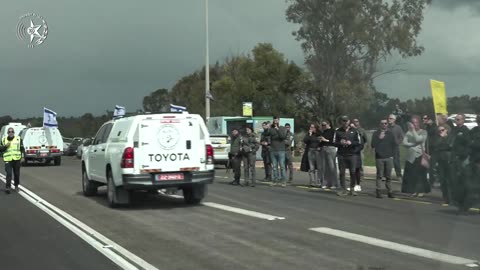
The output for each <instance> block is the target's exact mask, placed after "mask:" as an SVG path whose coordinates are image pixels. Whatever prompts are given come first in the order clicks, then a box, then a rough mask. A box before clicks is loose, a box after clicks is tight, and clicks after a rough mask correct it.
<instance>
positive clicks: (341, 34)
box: [286, 0, 431, 116]
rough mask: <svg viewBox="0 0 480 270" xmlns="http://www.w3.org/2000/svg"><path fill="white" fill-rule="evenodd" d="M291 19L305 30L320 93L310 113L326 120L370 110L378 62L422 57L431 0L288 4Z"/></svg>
mask: <svg viewBox="0 0 480 270" xmlns="http://www.w3.org/2000/svg"><path fill="white" fill-rule="evenodd" d="M288 2H289V3H290V6H289V7H288V8H287V11H286V17H287V20H288V21H289V22H292V23H296V24H299V25H300V27H299V29H298V30H297V31H295V32H294V33H293V34H294V36H295V37H296V39H297V40H298V41H301V42H302V43H301V46H302V49H303V51H304V53H305V63H306V65H307V67H308V68H309V70H310V71H311V72H312V74H313V78H314V83H315V85H316V87H315V91H313V93H310V94H311V96H310V97H309V98H311V100H312V102H311V103H312V104H311V107H310V109H311V110H312V111H314V112H315V114H320V115H321V116H324V115H328V114H332V113H333V114H339V113H345V112H347V111H348V112H351V110H352V109H354V110H355V109H357V108H360V109H357V111H358V112H360V111H361V110H362V109H366V108H368V105H369V104H370V103H371V102H372V101H373V99H374V93H375V92H374V90H375V89H374V87H373V80H374V78H375V77H376V76H379V75H382V74H384V73H388V72H393V71H395V70H390V71H387V72H383V73H381V72H379V70H378V64H379V63H380V62H381V61H385V60H387V59H388V57H389V56H391V55H392V53H394V52H397V53H398V54H399V55H400V56H402V57H403V58H407V57H412V56H417V55H420V54H421V53H422V52H423V50H424V48H423V47H422V46H420V45H418V44H417V40H416V39H417V36H418V34H419V32H420V30H421V23H422V21H423V10H424V8H425V7H426V6H427V5H428V4H430V2H431V0H391V1H385V0H369V1H358V0H324V1H318V0H288Z"/></svg>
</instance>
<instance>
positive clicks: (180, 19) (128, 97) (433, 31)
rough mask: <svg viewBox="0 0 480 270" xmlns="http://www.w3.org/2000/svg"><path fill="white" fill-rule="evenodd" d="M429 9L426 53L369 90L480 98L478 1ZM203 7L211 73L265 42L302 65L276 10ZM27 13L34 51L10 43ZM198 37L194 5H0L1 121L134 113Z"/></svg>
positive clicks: (155, 0)
mask: <svg viewBox="0 0 480 270" xmlns="http://www.w3.org/2000/svg"><path fill="white" fill-rule="evenodd" d="M433 1H434V3H433V5H432V6H431V7H430V8H429V9H428V11H427V13H426V17H425V21H424V24H423V31H422V34H421V36H420V41H421V44H423V45H424V46H425V48H426V51H425V53H424V54H423V55H422V56H421V57H417V58H415V59H410V60H402V64H403V65H402V68H405V69H407V71H406V72H404V73H401V74H395V75H389V76H384V77H382V78H380V79H378V80H377V82H376V85H377V88H378V89H379V90H380V91H382V92H385V93H387V94H388V95H389V96H390V97H398V98H401V99H403V100H405V99H408V98H417V97H422V96H427V95H429V93H430V92H429V88H428V80H429V79H430V78H434V79H438V80H444V81H445V82H446V86H447V92H448V95H450V96H453V95H462V94H469V95H480V90H479V88H478V87H477V86H478V85H480V76H479V75H480V52H479V51H480V36H479V35H478V26H479V25H480V0H478V1H477V0H433ZM209 5H210V10H209V13H210V62H211V63H214V62H215V61H217V60H218V61H222V60H223V59H225V57H227V56H229V55H237V54H240V53H248V52H249V51H250V50H251V49H252V48H253V46H255V44H257V43H258V42H271V43H273V45H274V47H275V48H276V49H278V50H279V51H280V52H282V53H284V54H285V56H286V57H287V58H288V59H290V60H293V61H295V62H296V63H298V64H301V65H302V64H303V53H302V51H301V49H300V43H298V42H297V41H295V39H294V37H293V36H292V35H291V32H292V31H293V30H294V29H296V28H297V26H296V25H292V24H289V23H287V22H286V20H285V9H286V7H287V4H286V3H285V1H284V0H242V1H238V0H210V1H209ZM29 12H33V13H36V14H39V15H41V16H43V18H44V19H45V21H46V22H47V24H48V36H47V39H46V40H45V42H44V43H43V44H41V45H39V46H37V47H35V48H27V43H26V41H21V40H19V39H18V38H17V36H16V26H17V23H18V21H19V18H20V17H21V16H22V15H24V14H26V13H29ZM204 27H205V23H204V1H203V0H142V1H137V2H135V1H120V0H119V1H111V0H109V1H96V0H95V1H93V0H84V1H65V0H48V1H34V0H17V1H8V2H6V3H2V8H1V9H0V37H1V39H0V55H1V58H0V94H1V97H0V101H1V105H0V116H1V115H7V114H9V115H11V116H12V117H14V118H17V117H19V118H22V117H28V116H42V113H43V112H42V110H43V107H44V106H45V107H47V108H50V109H52V110H54V111H56V112H57V113H58V115H59V116H79V115H82V114H84V113H85V112H91V113H93V114H95V115H100V114H103V113H105V110H107V109H110V110H113V108H114V106H115V104H119V105H124V106H126V107H127V111H134V110H136V109H140V108H141V106H142V99H143V97H144V96H146V95H148V94H149V93H151V92H152V91H154V90H156V89H159V88H171V87H172V86H173V85H174V84H175V82H176V81H177V80H179V79H180V78H181V77H182V76H184V75H187V74H189V73H191V72H192V71H194V70H197V69H199V68H201V67H202V65H204V62H205V47H204V44H205V37H204V29H205V28H204ZM39 31H40V33H41V32H42V30H41V29H40V30H39ZM396 61H397V60H392V62H393V63H395V62H396ZM212 106H213V105H212Z"/></svg>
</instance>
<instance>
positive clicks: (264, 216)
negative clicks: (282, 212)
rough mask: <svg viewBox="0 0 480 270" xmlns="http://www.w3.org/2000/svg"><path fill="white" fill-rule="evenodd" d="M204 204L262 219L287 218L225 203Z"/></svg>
mask: <svg viewBox="0 0 480 270" xmlns="http://www.w3.org/2000/svg"><path fill="white" fill-rule="evenodd" d="M202 205H205V206H208V207H213V208H217V209H221V210H225V211H229V212H233V213H237V214H241V215H246V216H251V217H256V218H260V219H266V220H281V219H285V217H278V216H272V215H268V214H263V213H260V212H255V211H251V210H246V209H242V208H237V207H232V206H228V205H223V204H219V203H214V202H204V203H202Z"/></svg>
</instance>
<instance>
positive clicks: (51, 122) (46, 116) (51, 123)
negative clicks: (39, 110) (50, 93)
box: [43, 107, 58, 127]
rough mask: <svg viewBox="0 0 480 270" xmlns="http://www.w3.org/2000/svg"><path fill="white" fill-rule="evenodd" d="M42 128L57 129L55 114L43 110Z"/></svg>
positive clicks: (45, 109) (48, 110)
mask: <svg viewBox="0 0 480 270" xmlns="http://www.w3.org/2000/svg"><path fill="white" fill-rule="evenodd" d="M43 127H58V122H57V113H56V112H54V111H52V110H50V109H47V108H45V107H44V108H43Z"/></svg>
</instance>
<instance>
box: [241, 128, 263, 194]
mask: <svg viewBox="0 0 480 270" xmlns="http://www.w3.org/2000/svg"><path fill="white" fill-rule="evenodd" d="M246 132H247V135H246V136H245V137H243V138H242V140H241V142H242V150H241V152H242V157H243V167H244V174H243V176H244V178H245V186H250V181H251V182H252V184H251V186H252V187H254V186H255V184H256V179H255V162H256V161H257V150H258V148H259V145H258V141H257V136H256V135H255V133H253V132H252V128H251V127H249V126H247V127H246Z"/></svg>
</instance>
